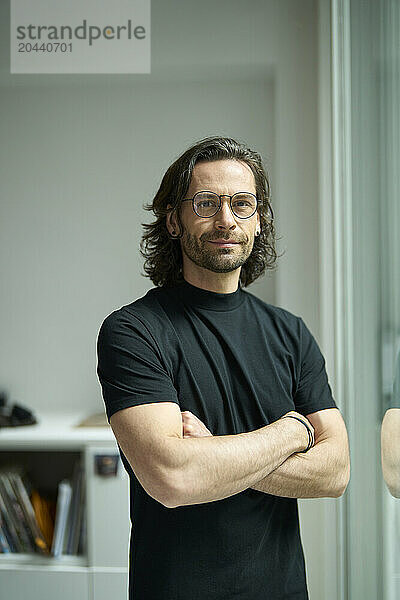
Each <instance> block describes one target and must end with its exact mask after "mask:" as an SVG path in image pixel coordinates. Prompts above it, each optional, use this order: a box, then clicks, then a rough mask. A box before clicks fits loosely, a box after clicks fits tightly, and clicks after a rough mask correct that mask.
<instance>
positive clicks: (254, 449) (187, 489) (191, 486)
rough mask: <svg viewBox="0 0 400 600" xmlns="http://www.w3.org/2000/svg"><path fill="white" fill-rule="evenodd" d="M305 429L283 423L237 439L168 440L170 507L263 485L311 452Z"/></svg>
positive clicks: (227, 495)
mask: <svg viewBox="0 0 400 600" xmlns="http://www.w3.org/2000/svg"><path fill="white" fill-rule="evenodd" d="M307 443H308V436H307V431H306V428H305V427H304V425H302V424H301V423H298V422H297V421H295V420H294V419H279V420H278V421H275V422H274V423H271V424H270V425H266V426H265V427H261V429H256V430H255V431H251V432H248V433H239V434H237V435H222V436H209V437H199V438H194V437H193V438H178V437H171V439H170V458H171V457H172V463H174V468H173V469H171V470H170V471H169V483H168V484H167V485H166V488H167V489H168V498H167V499H166V502H165V505H166V506H168V507H169V508H175V507H177V506H185V505H190V504H202V503H205V502H212V501H214V500H221V499H223V498H227V497H229V496H233V495H234V494H237V493H239V492H242V491H243V490H245V489H247V488H248V487H251V486H252V485H253V484H255V483H256V482H258V481H260V479H263V478H264V477H266V476H267V475H269V474H270V473H271V472H272V471H274V470H275V469H276V468H277V467H279V466H280V465H281V464H282V463H283V462H284V461H285V460H286V459H287V458H288V457H289V456H291V455H292V454H294V453H295V452H300V451H301V450H304V449H305V448H306V447H307Z"/></svg>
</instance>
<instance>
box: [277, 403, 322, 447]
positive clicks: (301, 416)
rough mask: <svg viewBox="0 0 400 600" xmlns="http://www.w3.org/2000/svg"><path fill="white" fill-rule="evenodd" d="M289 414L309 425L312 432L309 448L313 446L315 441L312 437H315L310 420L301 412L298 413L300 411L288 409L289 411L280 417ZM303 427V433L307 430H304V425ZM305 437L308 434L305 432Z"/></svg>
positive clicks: (288, 415)
mask: <svg viewBox="0 0 400 600" xmlns="http://www.w3.org/2000/svg"><path fill="white" fill-rule="evenodd" d="M291 415H293V416H294V417H296V418H297V419H300V420H301V421H302V422H303V423H304V424H305V426H308V427H309V429H310V430H311V433H312V444H311V448H312V447H313V446H314V443H315V439H314V438H315V432H314V427H313V426H312V424H311V423H310V421H309V420H308V419H307V417H305V416H304V415H302V414H300V413H298V412H296V411H295V410H290V411H289V412H287V413H286V414H284V415H282V417H281V419H283V417H290V416H291ZM291 420H292V421H293V420H294V419H291ZM302 427H303V426H302ZM303 429H304V431H305V433H307V432H306V427H303ZM307 437H308V434H307ZM307 446H308V443H307ZM307 446H306V447H307Z"/></svg>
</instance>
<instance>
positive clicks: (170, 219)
mask: <svg viewBox="0 0 400 600" xmlns="http://www.w3.org/2000/svg"><path fill="white" fill-rule="evenodd" d="M171 209H172V204H168V205H167V210H169V211H170V212H169V213H168V214H167V218H166V227H167V229H168V232H169V234H170V235H171V234H172V232H173V231H175V236H176V235H177V232H178V225H177V222H176V214H175V211H172V210H171Z"/></svg>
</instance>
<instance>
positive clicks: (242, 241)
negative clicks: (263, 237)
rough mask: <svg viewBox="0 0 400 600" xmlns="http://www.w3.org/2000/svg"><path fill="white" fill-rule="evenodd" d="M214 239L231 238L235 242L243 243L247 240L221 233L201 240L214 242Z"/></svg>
mask: <svg viewBox="0 0 400 600" xmlns="http://www.w3.org/2000/svg"><path fill="white" fill-rule="evenodd" d="M215 240H224V241H226V242H227V241H228V240H233V241H234V242H236V243H237V244H243V243H245V242H246V241H247V240H238V239H236V238H234V237H232V236H231V235H228V236H225V237H224V236H223V235H217V236H215V237H213V238H207V239H204V240H203V241H205V242H214V241H215Z"/></svg>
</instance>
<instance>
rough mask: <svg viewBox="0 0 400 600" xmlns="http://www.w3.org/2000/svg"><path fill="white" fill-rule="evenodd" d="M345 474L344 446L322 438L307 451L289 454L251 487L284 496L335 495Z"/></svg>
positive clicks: (342, 486) (344, 483) (343, 485)
mask: <svg viewBox="0 0 400 600" xmlns="http://www.w3.org/2000/svg"><path fill="white" fill-rule="evenodd" d="M348 478H349V465H348V456H347V452H346V451H345V449H344V448H341V447H340V446H339V445H338V444H335V442H333V441H332V440H321V441H320V442H319V443H317V444H316V445H315V446H314V447H313V448H311V449H310V450H308V452H306V453H304V454H302V453H300V454H293V455H292V456H290V457H289V458H288V459H287V460H285V462H284V463H282V464H281V465H280V466H279V467H278V468H277V469H275V471H273V472H272V473H270V474H269V475H267V477H265V478H264V479H261V480H260V481H259V482H258V483H257V484H255V485H253V486H251V488H250V489H254V490H258V491H259V492H264V493H266V494H272V495H273V496H283V497H287V498H325V497H332V498H337V497H339V496H341V495H342V494H343V492H344V491H345V489H346V486H347V483H348Z"/></svg>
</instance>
